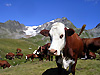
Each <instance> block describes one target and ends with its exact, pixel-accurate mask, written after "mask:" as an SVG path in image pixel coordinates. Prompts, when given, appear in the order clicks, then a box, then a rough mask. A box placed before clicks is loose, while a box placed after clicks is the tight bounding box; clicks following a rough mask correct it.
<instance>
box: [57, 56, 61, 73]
mask: <svg viewBox="0 0 100 75" xmlns="http://www.w3.org/2000/svg"><path fill="white" fill-rule="evenodd" d="M58 59H59V56H56V63H57V66H58V75H61V73H62V65H61V64H59V63H58V62H57V61H58Z"/></svg>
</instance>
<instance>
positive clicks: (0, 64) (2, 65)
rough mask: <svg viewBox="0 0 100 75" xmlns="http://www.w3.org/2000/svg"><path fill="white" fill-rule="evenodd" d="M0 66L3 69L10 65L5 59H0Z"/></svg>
mask: <svg viewBox="0 0 100 75" xmlns="http://www.w3.org/2000/svg"><path fill="white" fill-rule="evenodd" d="M0 66H1V67H3V69H5V68H6V67H8V68H9V67H10V64H9V63H8V62H7V61H6V60H0Z"/></svg>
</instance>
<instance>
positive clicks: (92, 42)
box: [82, 37, 100, 58]
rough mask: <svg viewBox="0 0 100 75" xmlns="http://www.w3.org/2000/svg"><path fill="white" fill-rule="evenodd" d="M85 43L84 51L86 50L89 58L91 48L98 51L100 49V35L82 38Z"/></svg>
mask: <svg viewBox="0 0 100 75" xmlns="http://www.w3.org/2000/svg"><path fill="white" fill-rule="evenodd" d="M82 41H83V43H84V50H85V51H84V52H86V55H87V58H89V50H91V51H92V52H96V51H97V50H99V49H100V37H97V38H82Z"/></svg>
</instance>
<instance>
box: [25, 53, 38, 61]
mask: <svg viewBox="0 0 100 75" xmlns="http://www.w3.org/2000/svg"><path fill="white" fill-rule="evenodd" d="M35 57H37V56H36V55H35V54H28V55H26V61H27V60H29V58H31V60H32V62H33V59H34V58H35Z"/></svg>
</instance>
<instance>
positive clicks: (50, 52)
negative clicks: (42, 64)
mask: <svg viewBox="0 0 100 75" xmlns="http://www.w3.org/2000/svg"><path fill="white" fill-rule="evenodd" d="M49 54H50V55H57V50H54V49H51V50H49Z"/></svg>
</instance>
